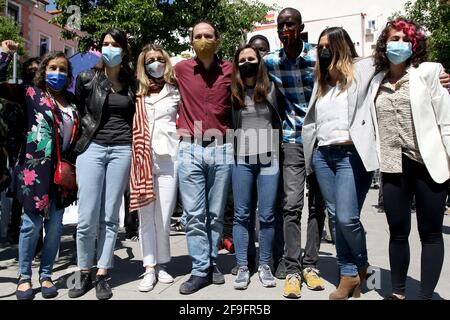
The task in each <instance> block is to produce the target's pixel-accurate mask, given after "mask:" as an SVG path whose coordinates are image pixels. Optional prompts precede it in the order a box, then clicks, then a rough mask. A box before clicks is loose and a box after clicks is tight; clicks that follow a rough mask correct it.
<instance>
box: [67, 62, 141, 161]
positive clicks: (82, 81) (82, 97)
mask: <svg viewBox="0 0 450 320" xmlns="http://www.w3.org/2000/svg"><path fill="white" fill-rule="evenodd" d="M130 83H131V84H130V85H129V89H128V96H129V97H130V98H131V99H132V100H133V101H134V100H135V92H134V81H130ZM110 92H111V83H110V81H109V80H108V79H107V78H106V75H105V73H104V72H103V71H97V70H95V69H91V70H88V71H83V72H81V73H80V74H79V75H78V77H77V83H76V88H75V95H76V98H77V107H78V111H79V112H80V114H81V136H80V139H79V140H78V143H77V145H76V146H75V152H76V153H78V154H80V153H83V152H84V151H85V150H86V148H87V146H88V144H89V142H91V140H92V138H93V136H94V135H95V133H96V132H97V130H98V127H99V125H100V122H101V120H102V109H103V105H104V104H105V101H106V97H107V96H108V94H109V93H110Z"/></svg>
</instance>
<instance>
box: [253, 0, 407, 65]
mask: <svg viewBox="0 0 450 320" xmlns="http://www.w3.org/2000/svg"><path fill="white" fill-rule="evenodd" d="M260 1H261V2H263V3H265V4H267V5H273V4H274V2H275V4H276V6H277V7H278V8H286V7H292V8H295V9H297V10H299V11H300V12H301V14H302V18H303V23H304V24H305V29H304V33H303V38H304V39H305V40H306V41H307V42H310V43H314V44H316V43H317V42H318V38H319V35H320V33H321V32H322V31H323V30H324V29H325V28H327V27H343V28H344V29H345V30H346V31H347V32H348V33H349V35H350V37H351V38H352V40H353V42H354V44H355V48H356V51H357V52H358V54H359V55H360V56H363V57H364V56H370V55H371V54H372V52H373V49H374V48H375V44H376V41H377V38H378V36H379V35H380V33H381V30H382V29H383V28H384V26H385V25H386V22H387V21H388V19H389V17H391V16H392V14H393V13H394V12H398V11H400V12H403V11H404V5H405V3H406V2H407V0H377V1H373V0H343V1H336V0H314V1H307V0H279V1H273V0H260ZM279 11H280V10H275V11H274V12H270V13H269V15H268V16H269V17H270V19H269V21H268V23H267V24H261V25H258V26H257V27H256V28H255V30H254V31H253V32H251V33H249V34H248V39H249V38H250V37H252V36H253V35H255V34H262V35H265V36H266V37H267V38H268V39H269V41H270V45H271V49H277V48H280V46H281V43H280V41H279V39H278V34H277V25H276V20H277V15H278V12H279ZM271 16H274V17H273V18H272V17H271Z"/></svg>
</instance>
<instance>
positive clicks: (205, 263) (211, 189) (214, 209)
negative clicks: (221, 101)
mask: <svg viewBox="0 0 450 320" xmlns="http://www.w3.org/2000/svg"><path fill="white" fill-rule="evenodd" d="M233 163H234V159H233V146H232V144H230V143H226V144H223V145H219V146H208V147H202V146H200V145H197V144H195V143H189V142H183V141H182V142H180V146H179V149H178V179H179V190H180V195H181V201H182V204H183V215H184V216H185V219H186V240H187V246H188V251H189V255H190V256H191V258H192V272H191V273H192V275H195V276H200V277H204V276H206V275H207V274H208V272H209V267H210V266H211V265H215V264H216V260H217V254H218V247H217V246H218V243H219V240H220V237H221V235H222V230H223V214H224V209H225V204H226V199H227V193H228V187H229V184H230V179H231V169H232V164H233Z"/></svg>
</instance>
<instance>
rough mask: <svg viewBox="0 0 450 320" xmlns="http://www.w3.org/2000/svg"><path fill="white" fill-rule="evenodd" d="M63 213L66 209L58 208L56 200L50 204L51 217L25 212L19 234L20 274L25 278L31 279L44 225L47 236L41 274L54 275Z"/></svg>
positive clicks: (44, 275)
mask: <svg viewBox="0 0 450 320" xmlns="http://www.w3.org/2000/svg"><path fill="white" fill-rule="evenodd" d="M63 214H64V209H62V210H56V207H55V202H54V201H52V202H51V204H50V212H49V219H44V218H43V217H42V216H41V215H39V214H36V213H30V212H24V213H23V215H22V226H21V227H20V236H19V275H20V276H21V277H22V278H23V279H31V274H32V271H31V266H32V263H33V258H34V254H35V252H36V246H37V242H38V239H39V234H40V231H41V228H42V225H44V231H45V237H44V246H43V248H42V256H41V265H40V268H39V276H40V278H46V277H48V278H51V277H52V271H53V264H54V262H55V258H56V254H57V253H58V249H59V244H60V242H61V232H62V226H63V225H62V220H63Z"/></svg>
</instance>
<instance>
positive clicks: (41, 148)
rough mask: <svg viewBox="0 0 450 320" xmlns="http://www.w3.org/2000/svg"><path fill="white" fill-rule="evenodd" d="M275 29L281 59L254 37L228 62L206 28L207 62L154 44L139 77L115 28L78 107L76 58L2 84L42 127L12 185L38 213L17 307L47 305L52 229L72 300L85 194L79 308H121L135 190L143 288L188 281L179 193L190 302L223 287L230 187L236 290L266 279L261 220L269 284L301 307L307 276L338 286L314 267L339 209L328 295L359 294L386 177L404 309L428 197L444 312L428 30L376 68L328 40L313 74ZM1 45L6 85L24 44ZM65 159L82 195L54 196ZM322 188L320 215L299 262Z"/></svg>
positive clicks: (390, 46) (26, 147) (295, 34)
mask: <svg viewBox="0 0 450 320" xmlns="http://www.w3.org/2000/svg"><path fill="white" fill-rule="evenodd" d="M277 23H278V34H279V38H280V40H281V42H282V43H283V48H282V49H279V50H276V51H275V52H272V53H268V51H269V46H268V43H266V42H267V41H266V42H265V41H264V39H263V38H262V37H256V38H254V39H252V41H250V43H249V44H247V45H244V46H242V47H240V48H239V49H238V50H237V51H236V54H235V57H234V61H233V62H232V63H231V62H228V61H224V60H221V59H220V58H218V57H217V55H216V54H215V52H216V49H217V46H218V44H219V40H220V39H219V34H218V32H217V29H216V28H215V26H214V25H213V24H211V23H210V22H200V23H198V24H196V25H195V26H194V27H193V29H192V33H191V41H192V46H193V49H194V51H195V53H196V58H194V59H190V60H185V61H181V62H179V63H178V64H176V65H175V66H172V64H171V61H170V56H169V55H168V54H167V52H166V51H165V50H164V49H163V48H162V47H160V46H158V45H155V44H149V45H147V46H145V47H144V48H143V49H142V52H141V53H140V55H139V57H138V59H137V65H136V72H134V71H133V70H132V69H131V68H130V60H131V57H130V52H129V49H128V47H129V46H128V44H127V39H126V35H125V34H124V33H123V32H122V31H120V30H117V29H110V30H108V31H106V32H105V33H104V34H103V36H102V37H101V39H100V46H101V52H102V59H101V61H100V63H99V64H98V65H97V66H96V67H95V68H94V69H92V70H89V71H84V72H82V73H81V74H80V75H78V77H77V80H76V88H75V95H72V94H70V93H69V92H68V91H67V88H68V86H69V85H70V83H71V80H72V79H71V78H72V77H71V72H72V70H71V65H70V62H69V61H68V59H67V57H65V56H64V54H63V53H50V54H48V55H46V56H45V57H44V58H43V60H42V61H41V63H40V65H39V69H38V70H37V73H36V76H35V78H34V84H33V85H27V86H23V85H11V84H6V83H5V84H1V96H2V97H3V98H6V99H9V100H13V101H17V102H18V103H19V104H20V105H21V106H22V107H23V109H24V111H25V114H26V119H27V122H26V123H27V133H26V138H25V139H24V143H23V152H22V153H21V156H20V158H19V161H18V163H17V165H16V167H15V173H16V174H15V179H13V180H14V182H13V188H14V190H15V192H16V196H17V198H18V199H19V201H20V202H21V203H22V204H23V207H24V214H23V222H22V226H21V233H20V241H19V269H20V270H19V272H20V276H19V282H18V286H17V290H16V295H17V298H18V299H32V298H33V290H32V284H31V263H32V260H33V254H34V251H35V247H36V242H37V239H38V237H39V230H40V228H41V227H42V225H44V229H45V239H44V246H43V253H42V258H41V264H40V270H39V276H40V277H39V279H40V283H41V288H42V294H43V296H44V297H45V298H51V297H54V296H56V295H57V289H56V287H55V286H54V284H53V282H52V279H51V275H52V268H53V263H54V259H55V256H56V254H57V250H58V246H59V242H60V236H61V229H62V216H63V212H64V207H66V206H67V205H69V204H70V203H71V202H72V201H73V200H74V199H75V198H76V197H78V206H79V219H78V226H77V241H76V242H77V257H78V267H79V268H80V279H79V281H78V282H77V284H78V285H77V286H75V287H73V288H70V290H69V297H71V298H76V297H80V296H82V295H84V294H85V293H86V292H88V291H89V290H90V289H91V288H92V287H93V286H95V289H96V294H97V298H98V299H109V298H111V297H112V290H111V287H110V285H109V272H110V270H111V269H112V268H113V257H114V246H115V242H116V237H117V232H118V226H119V208H120V205H121V201H122V198H123V194H124V191H125V189H126V188H127V186H128V185H129V187H130V210H138V211H139V219H140V226H139V232H140V234H139V239H140V247H141V251H142V256H143V264H144V267H145V273H144V278H143V280H142V281H140V283H139V290H140V291H150V290H152V289H153V287H154V285H155V284H156V283H157V281H159V282H162V283H171V282H173V281H174V279H173V278H172V276H171V275H170V274H169V273H168V272H167V269H166V266H167V263H169V261H170V259H171V254H170V242H169V228H170V217H171V215H172V212H173V209H174V206H175V204H176V199H177V190H178V189H179V191H180V195H181V201H182V206H183V210H184V214H183V219H184V221H185V223H186V226H185V228H186V239H187V246H188V251H189V255H190V257H191V258H192V271H191V276H190V277H189V279H188V280H187V281H185V282H184V283H182V284H181V286H180V293H182V294H191V293H194V292H196V291H198V290H199V289H201V288H203V287H205V286H207V285H209V284H211V283H214V284H223V283H224V282H225V279H224V276H223V274H222V273H221V271H220V269H219V268H218V266H217V256H218V243H219V241H220V238H221V234H222V227H223V213H224V207H225V203H226V199H227V194H228V190H229V185H230V183H231V185H232V189H233V200H234V208H235V210H234V224H233V240H234V244H235V249H236V261H237V276H236V278H235V281H234V284H233V285H234V287H235V288H236V289H246V288H247V286H248V285H249V282H250V275H251V272H253V271H255V270H251V268H249V266H251V265H254V261H249V259H255V256H254V254H253V255H250V251H251V249H250V251H249V248H251V247H252V246H253V247H254V237H255V235H254V230H255V217H254V215H255V211H257V214H258V218H259V224H260V231H259V241H258V242H259V267H258V269H257V273H258V277H259V279H260V281H261V283H262V285H263V286H264V287H274V286H275V285H276V281H275V278H274V275H273V272H274V271H273V270H277V269H280V268H285V270H286V271H285V273H286V277H285V283H284V288H283V295H284V296H285V297H288V298H299V297H300V296H301V286H302V281H303V280H304V281H305V282H306V284H307V286H308V287H309V288H310V289H313V290H323V289H324V281H323V279H322V278H321V277H320V272H319V270H318V269H317V261H318V259H319V257H318V253H319V246H320V240H321V234H322V230H323V225H324V219H325V210H324V208H323V201H324V202H325V205H326V209H327V212H328V215H329V219H330V221H331V222H332V226H333V228H332V233H333V238H334V239H335V243H336V251H337V262H338V266H339V270H340V282H339V286H338V288H337V289H336V290H335V291H334V292H332V293H331V294H330V299H346V298H348V297H349V296H353V297H358V296H359V295H360V290H361V286H362V284H363V282H364V280H365V275H366V272H367V268H368V266H369V262H368V256H367V248H366V239H365V232H364V228H363V226H362V224H361V221H360V213H361V208H362V206H363V203H364V199H365V196H366V194H367V192H368V189H369V187H370V184H371V177H372V171H374V170H376V169H378V168H380V170H381V172H382V173H383V186H382V188H384V207H385V210H386V215H387V220H388V223H389V228H390V242H389V257H390V263H391V272H392V295H391V296H390V297H388V298H389V299H404V298H405V282H406V275H407V271H408V265H409V245H408V235H409V231H410V225H411V214H410V202H411V199H412V197H413V195H415V197H416V206H417V218H418V226H419V233H420V238H421V242H422V260H421V268H422V272H421V287H420V295H419V297H420V298H423V299H431V297H432V293H433V291H434V288H435V286H436V284H437V282H438V279H439V276H440V271H441V268H442V264H443V256H444V244H443V238H442V225H443V214H444V210H445V200H446V193H447V183H448V182H447V180H448V178H449V177H450V167H449V155H450V97H449V93H448V90H447V89H446V88H443V86H444V87H445V86H448V85H449V77H448V75H447V74H445V73H444V72H443V70H442V67H441V66H440V65H439V64H436V63H429V62H425V60H426V39H425V35H424V33H423V30H422V29H421V28H420V27H419V26H417V25H416V24H415V23H414V22H412V21H407V20H404V19H396V20H394V21H390V22H389V23H388V24H387V26H386V28H385V29H384V30H383V32H382V34H381V36H380V38H379V39H378V42H377V45H376V49H375V54H374V57H371V58H365V59H359V58H358V57H357V54H356V51H355V47H354V44H353V42H352V40H351V39H350V37H349V35H348V34H347V32H346V31H345V30H344V29H343V28H340V27H333V28H327V29H326V30H324V31H323V32H322V34H321V35H320V37H319V39H318V40H319V41H318V45H317V51H316V53H317V61H315V58H314V55H313V54H312V52H311V49H310V45H309V44H308V43H306V42H303V41H302V40H301V38H300V33H301V32H302V31H303V28H304V25H303V23H302V17H301V14H300V12H299V11H298V10H296V9H293V8H285V9H283V10H282V11H281V12H280V14H279V16H278V20H277ZM261 42H262V43H261ZM2 47H3V51H4V52H3V53H2V56H1V63H0V80H5V77H6V67H7V65H8V62H9V60H10V55H9V53H10V52H11V51H13V50H15V49H16V44H15V43H14V42H12V41H3V43H2ZM441 73H442V75H441V80H440V79H439V78H440V74H441ZM230 129H233V132H232V134H230ZM55 148H56V149H55ZM59 154H62V158H64V159H66V160H68V161H72V162H75V161H76V177H77V185H78V190H77V192H74V190H69V189H67V188H65V187H61V186H60V185H57V184H55V183H54V174H55V165H56V163H57V162H58V161H57V160H58V158H57V157H58V155H59ZM307 178H308V182H309V185H310V192H309V193H310V195H309V197H310V206H309V207H310V208H309V218H308V228H307V243H306V246H305V253H304V254H303V255H301V243H300V240H301V236H300V235H301V234H300V220H301V213H302V209H303V202H304V186H305V182H306V179H307ZM255 190H256V194H257V197H255V196H254V194H255ZM322 197H323V200H322ZM279 208H281V209H279ZM256 209H257V210H256ZM281 215H282V219H277V217H278V218H279V217H281ZM276 221H280V223H281V224H283V227H281V228H278V229H280V230H282V231H283V233H284V241H276V242H275V243H274V238H275V230H278V229H277V228H276V226H275V225H276ZM277 223H278V222H277ZM283 242H284V243H283ZM277 246H278V248H280V247H281V248H282V251H283V250H284V253H283V256H282V257H280V258H281V259H278V258H275V259H274V257H273V252H274V251H275V250H274V247H277ZM94 267H95V268H96V276H95V280H94V279H92V270H93V269H94Z"/></svg>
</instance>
